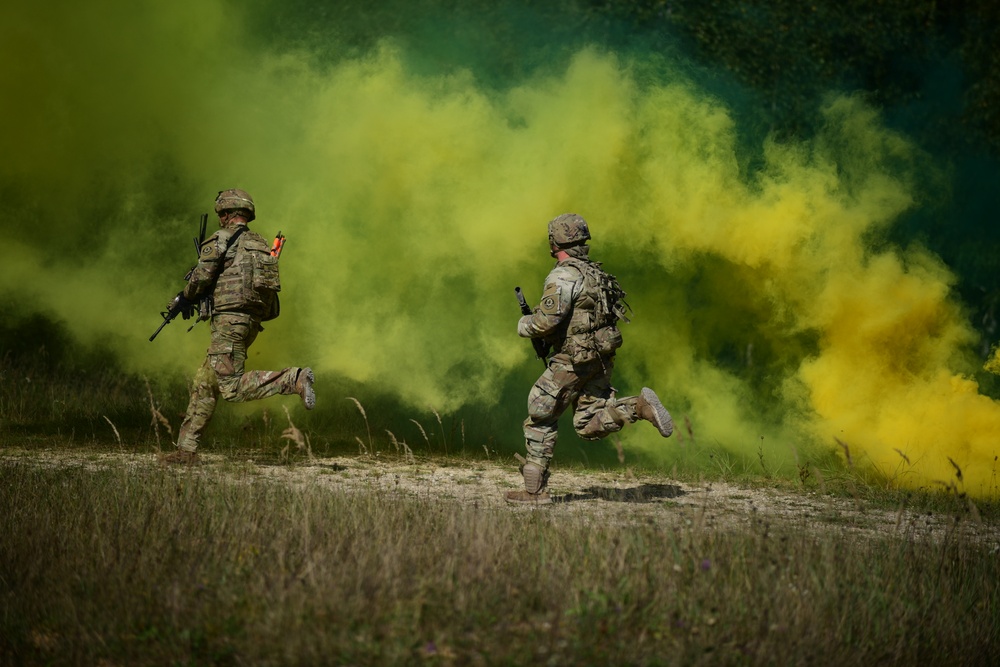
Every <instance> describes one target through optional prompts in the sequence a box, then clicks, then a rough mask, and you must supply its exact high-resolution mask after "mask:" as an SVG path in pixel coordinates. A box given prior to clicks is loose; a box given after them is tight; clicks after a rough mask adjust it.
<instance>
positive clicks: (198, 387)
mask: <svg viewBox="0 0 1000 667" xmlns="http://www.w3.org/2000/svg"><path fill="white" fill-rule="evenodd" d="M261 331H262V328H261V326H260V322H259V321H258V320H257V319H256V318H254V317H252V316H250V315H246V314H244V313H216V314H215V315H213V316H212V339H211V343H210V344H209V347H208V353H207V354H206V356H205V361H204V363H203V364H202V365H201V368H199V369H198V372H197V373H195V376H194V381H193V382H192V383H191V400H190V402H189V403H188V408H187V414H186V415H185V416H184V421H183V423H181V429H180V433H179V434H178V436H177V447H178V448H179V449H182V450H184V451H187V452H193V451H194V450H195V449H197V447H198V441H199V440H200V439H201V435H202V433H203V432H204V430H205V427H206V426H207V425H208V422H209V421H210V420H211V419H212V413H214V412H215V404H216V403H217V402H218V400H219V397H220V396H221V397H222V398H224V399H225V400H227V401H233V402H236V403H242V402H244V401H256V400H259V399H262V398H267V397H268V396H276V395H278V394H297V393H298V392H297V391H296V387H295V382H296V380H297V379H298V376H299V371H300V370H301V369H299V368H286V369H284V370H280V371H244V367H245V365H246V360H247V350H248V349H249V348H250V345H251V344H252V343H253V342H254V340H255V339H256V338H257V334H258V333H260V332H261Z"/></svg>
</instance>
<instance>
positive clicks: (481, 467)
mask: <svg viewBox="0 0 1000 667" xmlns="http://www.w3.org/2000/svg"><path fill="white" fill-rule="evenodd" d="M89 381H90V382H97V386H98V387H99V388H100V389H99V391H93V390H90V391H82V392H80V397H79V399H78V400H74V401H66V402H64V403H63V404H61V405H60V404H59V403H53V402H52V401H51V400H48V399H50V398H53V397H55V396H65V395H67V394H66V389H65V388H64V387H59V388H56V387H53V386H52V385H51V384H50V383H47V382H46V381H44V380H43V379H42V380H36V381H35V382H34V386H33V387H31V388H28V389H24V388H22V390H21V391H20V392H14V391H12V390H10V389H6V390H4V392H6V393H0V401H2V403H0V409H2V412H0V414H2V416H3V419H4V421H3V432H2V433H0V508H2V511H0V536H2V537H0V601H2V603H0V664H4V665H6V664H11V665H22V664H23V665H77V664H83V665H106V666H111V665H145V664H149V665H216V664H219V665H222V664H231V665H240V664H253V665H272V664H273V665H286V664H336V665H383V664H455V665H467V664H469V665H477V664H483V665H486V664H491V665H492V664H509V665H522V664H547V665H583V664H609V665H626V664H627V665H810V664H816V665H872V664H879V665H914V664H921V665H937V664H941V665H945V664H948V665H956V664H957V665H987V664H992V661H993V660H995V657H996V656H997V655H998V654H1000V507H998V506H997V503H996V502H995V501H979V502H973V501H972V500H970V499H969V498H966V497H965V496H964V495H963V494H961V493H958V492H957V491H956V489H955V488H950V489H949V488H943V489H942V490H941V491H940V492H930V491H928V492H923V493H914V492H904V491H899V490H894V489H892V488H889V487H887V486H885V485H884V484H878V483H874V482H873V481H872V480H870V479H868V478H866V477H865V476H863V475H862V474H860V473H857V474H855V473H853V472H852V471H850V470H846V471H841V473H840V474H833V472H832V471H829V470H828V471H827V472H826V474H825V476H824V479H823V482H822V484H819V483H817V481H816V477H817V475H816V474H813V475H811V476H810V477H809V479H805V478H804V477H794V476H793V477H791V478H779V477H775V476H772V475H763V474H759V473H758V474H757V475H756V476H754V475H753V474H752V473H751V472H750V468H749V467H744V468H740V469H739V470H740V471H739V472H738V473H737V472H734V467H733V466H728V465H724V466H716V467H715V468H709V469H707V471H706V469H705V468H704V467H703V466H693V467H684V466H681V467H680V468H679V469H676V470H671V471H662V470H655V469H650V470H645V469H641V468H635V467H630V466H625V465H622V466H618V467H585V466H582V465H565V464H564V465H562V466H559V465H557V467H556V468H555V472H554V475H553V479H552V489H553V491H554V493H555V495H556V499H557V500H558V501H559V502H557V503H555V504H553V505H552V506H550V507H548V508H544V509H542V508H540V509H528V508H516V507H515V508H512V507H508V506H507V505H506V504H504V503H503V501H502V493H503V491H504V490H505V489H507V488H513V487H514V486H515V485H516V484H517V482H518V477H517V474H516V470H515V468H514V466H513V461H512V458H511V457H510V456H509V455H504V454H498V453H496V452H495V451H491V450H490V449H489V448H488V447H483V446H481V445H479V444H477V443H462V444H464V445H466V446H464V447H457V446H455V447H453V448H452V451H451V453H450V454H449V455H448V456H445V455H444V454H443V453H437V452H435V453H428V451H427V450H428V449H430V447H420V446H417V444H427V445H429V444H430V443H416V444H414V443H410V445H407V446H406V447H402V446H400V443H399V442H398V441H396V442H394V438H390V437H389V436H388V435H385V436H382V437H377V436H373V435H371V433H372V429H369V428H367V422H366V421H362V422H356V423H355V424H354V425H353V426H352V428H353V429H355V430H354V431H352V432H350V433H347V434H344V440H345V441H347V440H351V439H354V438H355V437H356V438H357V440H356V441H355V442H356V446H355V451H354V452H351V453H350V454H348V453H345V452H343V451H341V452H338V453H332V452H329V451H320V450H321V449H323V448H320V447H317V446H315V445H316V441H318V440H319V438H317V437H313V438H310V437H309V435H310V434H309V433H303V432H302V431H298V430H297V429H294V430H293V429H292V428H289V429H287V430H283V429H284V427H285V425H286V424H287V423H289V422H288V421H287V420H286V419H285V418H284V417H282V418H281V419H280V420H279V419H276V418H273V417H272V418H268V419H264V418H262V417H261V415H260V414H259V413H258V414H256V415H255V416H254V418H253V420H252V425H251V426H246V427H242V426H240V425H239V424H240V422H239V421H238V420H232V421H225V420H222V421H220V422H219V424H218V425H217V426H214V427H213V428H218V429H219V432H220V433H223V434H224V435H225V438H226V440H225V441H226V442H230V443H232V444H231V445H230V446H228V447H226V448H221V449H214V450H211V449H210V450H207V452H206V456H205V460H206V463H205V464H204V465H201V466H196V467H181V468H178V467H165V466H162V465H160V464H159V463H158V462H157V456H156V451H157V449H158V448H159V449H166V448H167V447H168V446H169V445H168V444H167V440H168V436H167V434H166V432H165V430H163V425H162V424H160V426H157V425H156V424H157V423H158V422H157V421H156V418H155V414H154V413H155V412H156V411H162V412H166V413H167V414H171V411H172V410H176V406H162V405H160V404H159V403H158V402H157V401H156V400H155V398H154V397H155V396H156V395H157V393H158V392H162V391H164V390H163V389H162V388H157V387H147V385H146V383H145V382H143V381H142V380H140V379H132V380H128V381H122V383H123V384H116V382H115V381H113V380H111V379H110V377H107V378H103V379H102V378H100V377H98V378H92V379H91V380H89ZM129 383H131V384H129ZM39 405H43V406H45V407H44V408H39V407H37V406H39ZM53 405H54V406H55V407H53ZM115 406H119V408H116V407H115ZM349 407H351V406H350V405H349ZM358 407H359V408H360V405H359V406H358ZM181 409H182V408H181ZM151 419H152V421H151ZM278 421H280V422H281V424H277V423H276V422H278ZM168 422H169V420H168ZM282 434H284V435H285V436H286V437H282ZM314 435H315V434H314ZM456 445H457V443H456ZM442 449H443V448H442ZM816 473H819V471H818V470H817V471H816Z"/></svg>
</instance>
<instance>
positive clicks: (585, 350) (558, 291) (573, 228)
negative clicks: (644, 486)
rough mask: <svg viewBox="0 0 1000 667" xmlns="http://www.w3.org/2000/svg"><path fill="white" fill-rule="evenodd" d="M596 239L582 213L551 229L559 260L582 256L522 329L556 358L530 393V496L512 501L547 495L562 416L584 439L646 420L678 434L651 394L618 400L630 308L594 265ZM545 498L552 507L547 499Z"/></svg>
mask: <svg viewBox="0 0 1000 667" xmlns="http://www.w3.org/2000/svg"><path fill="white" fill-rule="evenodd" d="M589 238H590V234H589V230H588V229H587V227H586V223H585V222H584V221H583V219H582V218H580V217H579V216H576V215H575V214H566V215H563V216H559V217H558V218H556V219H555V220H553V221H552V222H551V223H550V243H552V247H553V254H554V255H555V254H556V251H557V250H568V251H569V252H573V254H575V255H576V256H575V257H569V258H563V259H560V260H559V261H558V262H557V263H556V266H555V268H553V269H552V271H551V272H550V273H549V275H548V277H547V278H546V279H545V287H544V289H543V292H542V298H541V302H540V303H539V305H538V306H537V307H536V308H535V309H534V311H533V312H532V314H531V315H525V316H523V317H522V318H521V319H520V321H519V322H518V325H517V332H518V334H519V335H520V336H522V337H525V338H541V339H543V340H544V341H545V342H547V343H549V344H550V345H551V347H552V351H553V353H554V354H553V356H552V357H551V359H550V360H549V362H548V365H547V367H546V369H545V372H544V373H542V375H541V377H539V378H538V380H537V381H536V382H535V384H534V386H533V387H532V388H531V391H530V393H529V394H528V418H527V419H525V421H524V439H525V448H526V449H527V454H528V456H527V459H526V462H525V465H524V466H522V474H523V475H524V479H525V489H526V492H527V493H525V492H512V493H511V494H508V500H517V501H525V500H527V499H528V496H532V495H537V494H544V491H545V485H546V482H547V479H548V467H549V461H550V460H551V459H552V456H553V451H554V449H555V444H556V439H557V437H558V421H559V417H560V416H561V415H562V414H563V412H565V411H566V409H567V408H568V407H570V406H573V408H574V410H573V428H574V429H575V430H576V432H577V434H578V435H579V436H580V437H581V438H583V439H584V440H599V439H601V438H603V437H605V436H607V435H609V434H611V433H614V432H616V431H620V430H621V429H622V427H624V426H625V424H631V423H634V422H636V421H638V420H640V419H645V420H648V421H651V422H653V424H654V425H655V426H656V427H657V429H658V430H659V431H660V434H661V435H663V436H664V437H667V436H669V435H670V433H671V432H672V431H673V422H672V421H671V419H670V415H669V413H668V412H667V411H666V409H664V408H663V406H662V404H661V403H660V402H659V399H658V398H657V396H656V394H655V393H654V392H653V391H652V390H651V389H648V388H644V389H643V390H642V393H641V394H640V395H639V396H630V397H626V398H618V397H617V396H616V394H615V388H614V387H613V386H612V385H611V376H612V371H613V370H614V362H615V352H616V350H617V349H618V348H619V347H621V345H622V335H621V332H620V331H619V330H618V327H617V323H618V321H619V320H621V319H624V316H625V309H626V308H627V306H626V305H625V303H624V297H625V293H624V292H623V291H622V289H621V287H620V285H619V284H618V281H617V280H616V279H615V278H614V276H611V275H610V274H608V273H606V272H605V271H604V270H603V269H602V268H601V264H600V263H598V262H593V261H590V260H589V259H588V257H587V252H586V251H587V248H586V247H585V246H583V243H585V242H586V240H588V239H589ZM626 321H627V320H626ZM518 496H520V497H518ZM542 497H543V498H544V499H545V500H546V501H547V494H545V495H543V496H542Z"/></svg>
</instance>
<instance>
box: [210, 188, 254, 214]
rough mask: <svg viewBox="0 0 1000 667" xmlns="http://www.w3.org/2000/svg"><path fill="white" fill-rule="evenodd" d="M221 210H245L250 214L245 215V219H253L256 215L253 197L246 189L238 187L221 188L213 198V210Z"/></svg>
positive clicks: (219, 211)
mask: <svg viewBox="0 0 1000 667" xmlns="http://www.w3.org/2000/svg"><path fill="white" fill-rule="evenodd" d="M223 211H246V212H247V213H249V214H250V215H248V216H247V220H253V219H254V218H256V217H257V211H256V209H255V208H254V205H253V197H251V196H250V195H249V193H247V191H246V190H240V189H239V188H230V189H229V190H223V191H221V192H220V193H219V196H218V197H216V198H215V212H216V213H217V214H218V213H222V212H223Z"/></svg>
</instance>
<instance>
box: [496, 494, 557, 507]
mask: <svg viewBox="0 0 1000 667" xmlns="http://www.w3.org/2000/svg"><path fill="white" fill-rule="evenodd" d="M506 500H507V502H508V503H510V504H511V505H551V504H552V496H550V495H549V494H547V493H546V494H545V495H544V496H541V497H539V498H523V499H522V498H518V497H516V496H515V497H511V496H509V495H508V496H507V497H506Z"/></svg>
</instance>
